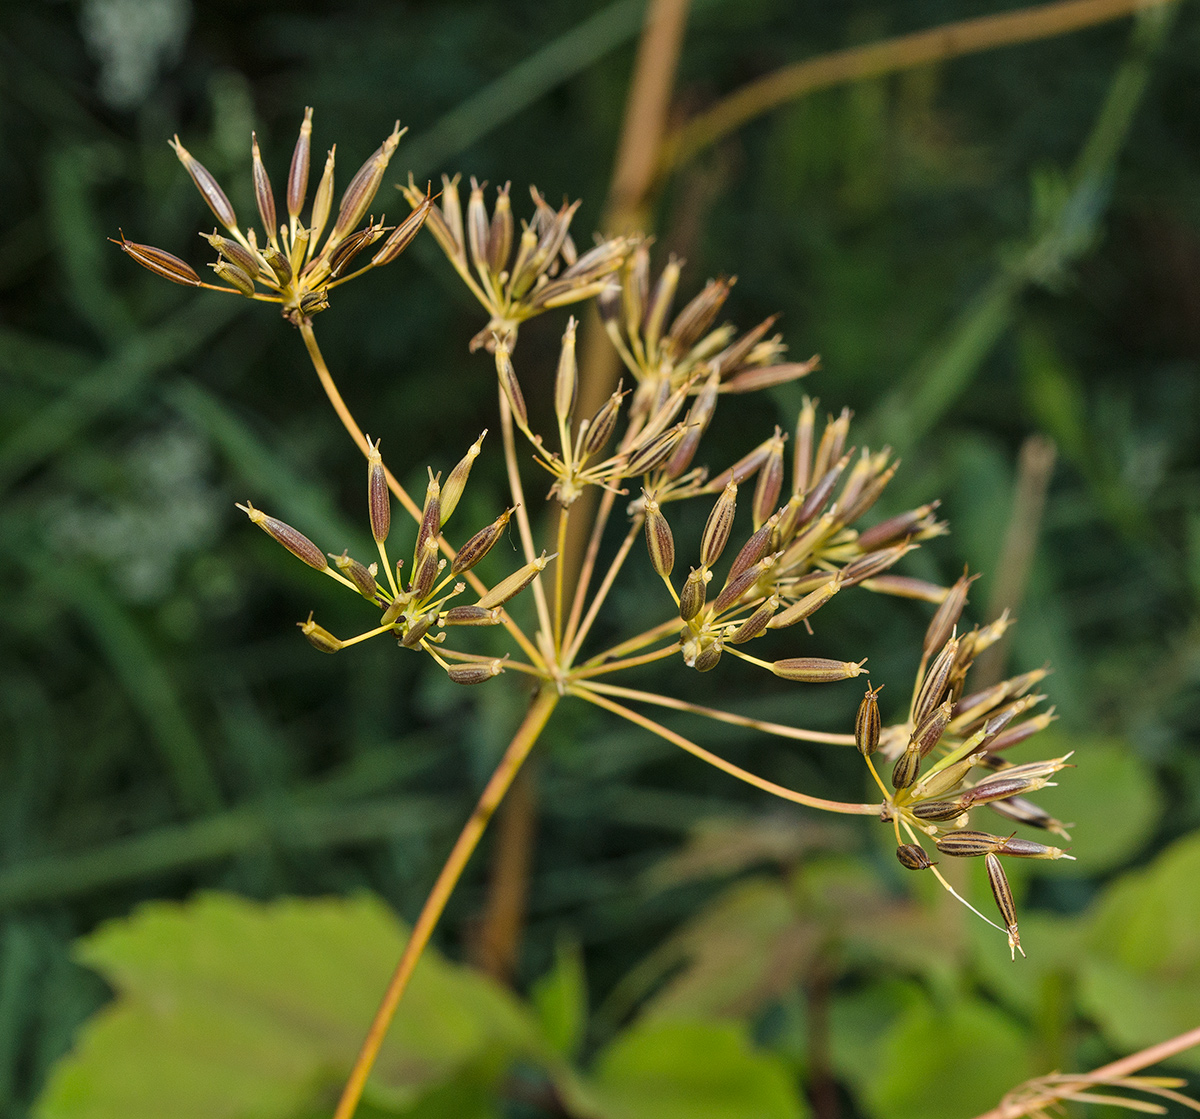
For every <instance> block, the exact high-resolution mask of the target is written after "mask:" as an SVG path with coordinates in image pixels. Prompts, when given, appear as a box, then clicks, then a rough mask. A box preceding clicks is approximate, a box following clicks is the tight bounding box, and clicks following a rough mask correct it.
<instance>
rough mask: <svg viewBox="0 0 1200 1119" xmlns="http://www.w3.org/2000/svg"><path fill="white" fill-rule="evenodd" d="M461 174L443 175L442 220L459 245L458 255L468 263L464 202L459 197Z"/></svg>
mask: <svg viewBox="0 0 1200 1119" xmlns="http://www.w3.org/2000/svg"><path fill="white" fill-rule="evenodd" d="M460 177H461V176H459V175H455V176H454V178H450V177H449V176H447V175H443V176H442V220H443V221H444V222H445V223H446V228H447V230H448V231H449V233H450V236H451V237H452V238H453V239H454V243H455V245H456V246H457V249H458V253H457V255H458V256H459V257H460V258H461V259H462V260H463V262H464V263H466V258H467V242H466V240H465V239H464V238H463V216H462V202H461V201H460V200H459V197H458V180H459V178H460Z"/></svg>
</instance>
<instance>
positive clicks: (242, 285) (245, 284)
mask: <svg viewBox="0 0 1200 1119" xmlns="http://www.w3.org/2000/svg"><path fill="white" fill-rule="evenodd" d="M210 267H211V268H212V270H213V271H214V272H215V273H216V274H217V275H218V276H219V277H220V278H221V279H222V280H224V281H225V282H226V283H227V284H229V285H230V287H232V288H234V289H235V290H237V291H239V292H241V294H242V295H253V294H254V280H253V279H252V278H251V277H250V276H249V275H248V274H247V273H245V272H243V271H242V270H241V269H240V268H239V267H238V266H237V265H236V264H230V263H229V261H227V260H218V261H217V262H216V264H213V265H211V266H210Z"/></svg>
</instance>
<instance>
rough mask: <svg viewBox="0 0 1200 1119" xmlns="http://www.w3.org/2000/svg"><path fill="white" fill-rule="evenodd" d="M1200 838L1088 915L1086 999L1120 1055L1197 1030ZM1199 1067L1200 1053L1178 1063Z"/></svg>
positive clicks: (1121, 885) (1111, 893) (1178, 847)
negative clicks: (1120, 1052)
mask: <svg viewBox="0 0 1200 1119" xmlns="http://www.w3.org/2000/svg"><path fill="white" fill-rule="evenodd" d="M1198 881H1200V832H1197V833H1193V834H1192V835H1190V836H1187V837H1186V838H1184V839H1181V840H1179V841H1178V842H1176V843H1175V844H1173V845H1172V846H1171V847H1169V848H1167V850H1166V851H1165V852H1164V853H1163V854H1162V855H1160V856H1159V857H1158V858H1157V859H1156V860H1155V861H1154V862H1153V863H1152V864H1151V865H1150V866H1149V867H1147V868H1145V869H1144V870H1139V871H1135V872H1133V873H1131V874H1127V875H1125V876H1124V877H1123V878H1121V879H1119V880H1118V881H1117V882H1116V883H1115V884H1114V885H1113V886H1111V887H1110V888H1109V889H1108V890H1107V891H1106V893H1105V894H1104V896H1103V898H1102V899H1101V900H1100V902H1099V903H1098V904H1097V906H1096V907H1095V909H1094V911H1093V912H1092V914H1091V915H1090V921H1089V928H1088V930H1087V934H1086V941H1085V943H1086V948H1087V954H1086V956H1085V958H1084V960H1083V964H1082V973H1081V977H1080V1000H1081V1002H1082V1004H1083V1006H1084V1007H1085V1009H1086V1010H1087V1011H1088V1012H1089V1013H1090V1014H1091V1015H1092V1017H1093V1018H1095V1020H1096V1022H1097V1023H1098V1024H1099V1026H1100V1028H1101V1029H1102V1030H1103V1031H1104V1034H1105V1036H1106V1037H1107V1038H1108V1040H1109V1041H1110V1042H1112V1044H1113V1045H1114V1046H1116V1047H1117V1048H1118V1049H1122V1050H1124V1049H1139V1048H1141V1047H1143V1046H1146V1045H1150V1044H1153V1043H1154V1042H1156V1041H1161V1040H1163V1039H1164V1038H1167V1037H1170V1036H1172V1035H1173V1034H1177V1033H1182V1032H1183V1031H1185V1030H1189V1029H1193V1028H1194V1027H1195V1025H1196V1022H1197V1018H1198V1013H1197V999H1196V992H1197V991H1200V890H1197V888H1196V883H1197V882H1198ZM1174 1059H1175V1060H1176V1061H1178V1062H1180V1063H1181V1064H1186V1065H1188V1066H1189V1067H1191V1068H1200V1053H1197V1052H1196V1050H1191V1051H1189V1052H1187V1053H1183V1054H1181V1055H1180V1056H1179V1057H1176V1058H1174Z"/></svg>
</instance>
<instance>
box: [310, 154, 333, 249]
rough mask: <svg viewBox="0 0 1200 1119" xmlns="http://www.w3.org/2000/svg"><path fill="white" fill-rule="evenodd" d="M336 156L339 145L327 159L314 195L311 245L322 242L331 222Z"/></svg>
mask: <svg viewBox="0 0 1200 1119" xmlns="http://www.w3.org/2000/svg"><path fill="white" fill-rule="evenodd" d="M336 154H337V144H334V145H333V147H332V148H330V149H329V154H328V155H327V156H326V157H325V169H324V170H323V171H322V172H321V179H320V181H319V182H318V183H317V193H316V194H314V195H313V205H312V215H311V216H312V222H311V226H312V241H311V243H312V244H314V245H315V244H317V243H318V242H319V241H320V240H321V234H322V233H324V232H325V223H326V222H327V221H329V211H330V209H331V208H332V207H333V164H334V156H335V155H336Z"/></svg>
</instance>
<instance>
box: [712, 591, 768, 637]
mask: <svg viewBox="0 0 1200 1119" xmlns="http://www.w3.org/2000/svg"><path fill="white" fill-rule="evenodd" d="M778 609H779V595H777V594H773V595H771V597H770V598H768V599H767V600H766V602H764V603H763V604H762V605H761V606H760V607H759V608H758V609H757V610H755V611H754V613H753V614H751V615H750V617H748V618H747V619H746V620H745V621H744V622H743V623H742V624H741V625H740V626H738V628H737V629H735V630H734V631H733V633H731V634H730V635H729V636H728V637H727V638H726V639H725V640H726V641H727V642H728V643H729V644H730V645H744V644H745V643H746V642H747V641H752V640H753V639H754V638H756V637H759V636H760V635H762V634H764V633H766V632H767V624H768V623H769V622H770V620H771V617H772V615H774V613H775V611H776V610H778Z"/></svg>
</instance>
